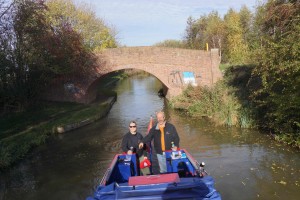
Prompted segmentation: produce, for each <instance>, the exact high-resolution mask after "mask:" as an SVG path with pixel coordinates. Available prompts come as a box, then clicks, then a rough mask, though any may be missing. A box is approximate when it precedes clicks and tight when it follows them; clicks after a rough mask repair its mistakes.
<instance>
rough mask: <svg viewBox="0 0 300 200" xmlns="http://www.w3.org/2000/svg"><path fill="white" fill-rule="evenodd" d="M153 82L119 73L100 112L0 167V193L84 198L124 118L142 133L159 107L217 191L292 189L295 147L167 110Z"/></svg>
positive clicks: (293, 194) (261, 195)
mask: <svg viewBox="0 0 300 200" xmlns="http://www.w3.org/2000/svg"><path fill="white" fill-rule="evenodd" d="M160 88H161V83H160V82H159V81H158V80H157V79H155V78H154V77H151V76H150V77H139V76H137V77H133V78H130V79H126V80H123V81H121V82H120V83H119V84H118V85H117V86H116V88H115V90H116V91H117V92H118V100H117V102H116V103H115V104H114V106H113V108H112V110H111V111H110V113H109V114H108V116H107V117H106V118H104V119H102V120H99V121H98V122H96V123H94V124H92V125H89V126H87V127H84V128H81V129H78V130H76V131H73V132H69V133H66V134H63V135H59V136H58V137H56V138H53V139H52V140H50V141H49V143H47V144H46V145H44V146H42V147H40V148H38V149H36V150H35V151H34V152H32V153H31V155H30V156H29V157H28V159H26V160H24V161H23V162H21V163H20V164H19V165H17V166H15V167H14V168H13V169H11V170H9V171H6V172H5V173H1V178H0V187H1V188H0V199H4V200H7V199H9V200H10V199H14V200H18V199H22V200H27V199H28V200H29V199H30V200H35V199H36V200H37V199H44V200H47V199H49V200H50V199H75V200H76V199H85V198H86V196H88V195H91V194H92V193H93V189H95V187H96V186H97V185H98V184H99V182H100V179H101V177H102V175H103V173H104V172H105V170H106V169H107V167H108V166H109V163H110V161H111V159H112V158H113V156H114V154H115V153H118V152H120V143H121V139H122V136H123V134H125V133H126V131H127V126H128V122H129V121H130V120H136V121H137V123H138V131H140V132H141V133H143V134H144V133H146V130H147V126H148V122H149V118H150V116H151V115H152V116H154V114H155V111H157V110H160V109H165V111H166V113H167V117H168V119H169V121H170V122H171V123H173V124H175V125H176V128H177V131H178V133H179V135H180V138H181V142H180V146H181V147H184V148H186V149H187V150H188V151H190V153H191V154H192V155H193V156H194V157H195V158H196V159H197V160H199V161H204V162H206V164H207V165H206V166H207V171H208V172H209V173H210V174H211V175H212V176H213V177H214V178H215V181H216V187H217V189H218V190H219V191H220V193H221V195H222V197H223V199H297V198H298V197H299V195H300V192H299V191H300V188H299V184H300V183H299V177H300V176H299V175H300V156H299V152H297V151H296V150H294V149H292V148H288V147H286V146H284V145H279V144H278V143H275V142H273V141H272V140H270V138H268V137H267V136H264V135H261V134H260V133H258V132H256V131H253V130H247V129H238V128H226V127H215V126H213V125H211V124H210V123H209V122H208V121H206V120H194V119H189V118H187V117H185V116H181V115H180V114H179V113H177V112H175V111H172V110H167V107H166V106H165V105H166V102H164V99H162V98H160V97H158V96H157V91H158V90H159V89H160Z"/></svg>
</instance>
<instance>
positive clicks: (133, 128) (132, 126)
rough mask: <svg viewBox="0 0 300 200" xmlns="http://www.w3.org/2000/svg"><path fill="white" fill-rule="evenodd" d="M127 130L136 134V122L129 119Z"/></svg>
mask: <svg viewBox="0 0 300 200" xmlns="http://www.w3.org/2000/svg"><path fill="white" fill-rule="evenodd" d="M129 131H130V133H131V134H136V122H135V121H131V122H130V123H129Z"/></svg>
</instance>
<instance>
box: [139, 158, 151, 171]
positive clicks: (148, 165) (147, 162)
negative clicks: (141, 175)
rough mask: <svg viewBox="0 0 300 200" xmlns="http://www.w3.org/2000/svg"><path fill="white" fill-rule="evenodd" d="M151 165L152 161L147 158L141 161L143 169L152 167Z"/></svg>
mask: <svg viewBox="0 0 300 200" xmlns="http://www.w3.org/2000/svg"><path fill="white" fill-rule="evenodd" d="M150 166H151V162H150V160H148V159H145V160H143V161H142V162H141V163H140V168H141V169H144V168H146V167H150Z"/></svg>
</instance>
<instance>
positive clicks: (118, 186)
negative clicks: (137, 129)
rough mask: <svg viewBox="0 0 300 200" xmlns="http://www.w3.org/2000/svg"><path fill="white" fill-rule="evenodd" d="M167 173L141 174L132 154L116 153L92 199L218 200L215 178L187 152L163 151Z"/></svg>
mask: <svg viewBox="0 0 300 200" xmlns="http://www.w3.org/2000/svg"><path fill="white" fill-rule="evenodd" d="M165 155H166V162H167V163H166V165H167V173H163V174H157V175H146V176H142V175H140V164H139V162H138V159H137V157H136V155H135V154H132V155H127V154H117V155H115V157H114V158H113V160H112V162H111V164H110V166H109V168H108V169H107V171H106V172H105V174H104V176H103V178H102V180H101V182H100V185H99V186H98V187H97V189H96V191H95V192H94V195H93V197H88V198H87V200H100V199H101V200H102V199H126V200H128V199H197V200H198V199H199V200H210V199H213V200H220V199H221V196H220V193H219V192H218V191H217V190H216V189H215V187H214V179H213V177H212V176H210V175H208V173H207V172H206V171H205V169H204V163H201V164H199V163H198V162H197V161H196V160H195V159H194V158H193V157H192V155H191V154H190V153H189V152H188V151H187V150H186V149H180V150H178V151H166V152H165Z"/></svg>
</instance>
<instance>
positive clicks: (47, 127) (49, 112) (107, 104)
mask: <svg viewBox="0 0 300 200" xmlns="http://www.w3.org/2000/svg"><path fill="white" fill-rule="evenodd" d="M116 99H117V96H116V95H114V96H106V97H102V98H101V100H99V101H97V102H95V103H93V104H91V105H82V104H75V103H57V102H43V103H42V104H41V105H39V106H38V107H36V108H34V109H33V110H30V111H28V112H24V113H17V114H14V115H10V116H7V117H5V118H3V119H1V120H0V123H1V124H2V125H3V126H2V125H1V131H0V132H1V134H0V170H3V169H5V168H9V167H10V166H12V165H13V164H14V163H16V162H17V161H19V160H21V159H23V158H24V157H25V156H26V155H27V154H28V152H29V151H30V150H31V149H33V148H34V147H37V146H40V145H42V144H44V143H45V142H46V141H47V139H48V138H49V137H51V136H52V135H55V134H60V133H65V132H68V131H71V130H74V129H77V128H80V127H83V126H86V125H88V124H90V123H92V122H95V121H96V120H99V119H101V118H103V117H105V116H106V115H107V114H108V113H109V111H110V109H111V108H112V106H113V104H114V103H115V101H116Z"/></svg>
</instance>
